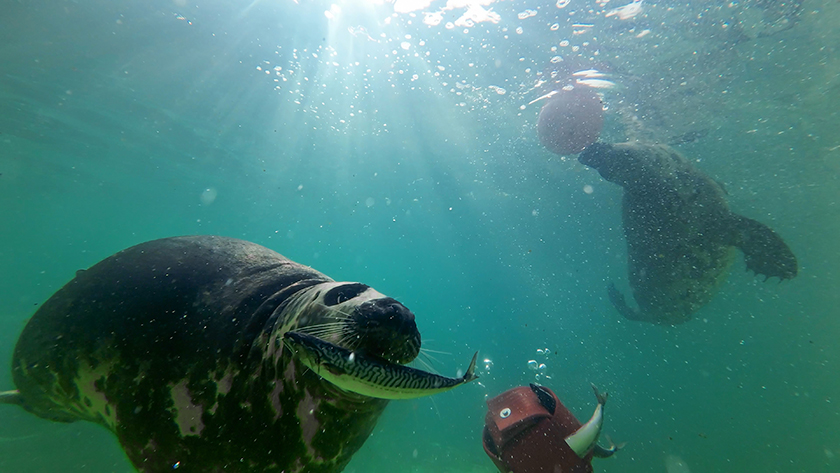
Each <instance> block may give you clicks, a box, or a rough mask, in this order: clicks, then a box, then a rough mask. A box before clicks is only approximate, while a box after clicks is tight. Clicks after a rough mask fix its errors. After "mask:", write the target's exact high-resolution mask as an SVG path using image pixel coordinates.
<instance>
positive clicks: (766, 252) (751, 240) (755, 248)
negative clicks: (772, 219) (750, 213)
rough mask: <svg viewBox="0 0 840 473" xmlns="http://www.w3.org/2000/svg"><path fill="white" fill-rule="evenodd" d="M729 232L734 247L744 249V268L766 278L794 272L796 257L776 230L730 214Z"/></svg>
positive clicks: (784, 276) (788, 275) (795, 271)
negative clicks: (732, 238)
mask: <svg viewBox="0 0 840 473" xmlns="http://www.w3.org/2000/svg"><path fill="white" fill-rule="evenodd" d="M731 225H732V234H733V237H734V241H733V242H732V245H733V246H736V247H738V248H740V249H741V251H743V252H744V262H745V263H747V269H748V270H751V271H754V272H755V273H756V274H762V275H764V277H765V280H766V278H772V277H777V278H779V280H785V279H791V278H793V277H794V276H796V273H797V272H798V269H797V264H796V256H794V254H793V252H792V251H791V250H790V248H789V247H788V246H787V244H786V243H785V242H784V240H782V237H780V236H779V235H778V234H776V232H774V231H773V230H771V229H770V227H768V226H767V225H764V224H763V223H761V222H757V221H755V220H753V219H750V218H747V217H742V216H740V215H732V219H731Z"/></svg>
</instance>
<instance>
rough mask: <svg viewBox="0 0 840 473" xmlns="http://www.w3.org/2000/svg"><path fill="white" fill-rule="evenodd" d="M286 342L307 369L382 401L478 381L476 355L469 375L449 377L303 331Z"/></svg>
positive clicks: (286, 336)
mask: <svg viewBox="0 0 840 473" xmlns="http://www.w3.org/2000/svg"><path fill="white" fill-rule="evenodd" d="M283 343H284V344H285V345H286V347H288V348H289V349H290V350H291V351H292V352H294V354H295V357H296V358H297V359H298V360H300V361H301V362H302V363H303V364H304V365H305V366H306V367H307V368H309V369H311V370H312V371H313V372H315V373H316V374H318V375H319V376H321V377H322V378H324V379H326V380H327V381H329V382H331V383H333V384H334V385H336V386H338V387H339V388H341V389H343V390H345V391H351V392H354V393H356V394H361V395H363V396H368V397H375V398H379V399H413V398H418V397H423V396H430V395H432V394H437V393H442V392H444V391H449V390H451V389H454V388H456V387H458V386H460V385H462V384H465V383H468V382H470V381H472V380H474V379H476V378H478V375H477V374H475V360H476V357H477V356H478V352H476V353H475V354H474V355H473V357H472V361H471V362H470V366H469V367H468V368H467V371H466V373H464V375H463V376H461V377H458V378H448V377H446V376H440V375H436V374H433V373H429V372H426V371H422V370H418V369H416V368H411V367H409V366H403V365H398V364H395V363H389V362H387V361H385V360H382V359H379V358H373V357H370V356H367V355H364V354H362V353H357V352H354V351H352V350H349V349H347V348H344V347H340V346H338V345H334V344H332V343H329V342H326V341H324V340H321V339H320V338H317V337H314V336H312V335H307V334H304V333H300V332H286V333H285V334H283Z"/></svg>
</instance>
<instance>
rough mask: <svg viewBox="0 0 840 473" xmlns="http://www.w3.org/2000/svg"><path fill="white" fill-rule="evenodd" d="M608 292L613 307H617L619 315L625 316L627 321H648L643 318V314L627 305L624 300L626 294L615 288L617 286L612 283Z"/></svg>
mask: <svg viewBox="0 0 840 473" xmlns="http://www.w3.org/2000/svg"><path fill="white" fill-rule="evenodd" d="M607 292H608V294H609V297H610V302H612V305H613V307H615V309H616V310H617V311H618V313H620V314H621V315H623V316H624V317H625V318H626V319H630V320H640V321H644V320H647V319H645V318H644V317H643V316H642V313H641V312H639V311H638V310H636V309H633V308H632V307H630V306H629V305H627V301H626V300H625V299H624V294H622V293H621V292H620V291H619V290H618V288H616V287H615V284H613V283H610V285H609V287H607Z"/></svg>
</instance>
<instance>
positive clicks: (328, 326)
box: [298, 322, 347, 332]
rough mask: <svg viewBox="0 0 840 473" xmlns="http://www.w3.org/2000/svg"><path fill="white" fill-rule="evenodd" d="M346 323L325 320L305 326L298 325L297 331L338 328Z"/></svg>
mask: <svg viewBox="0 0 840 473" xmlns="http://www.w3.org/2000/svg"><path fill="white" fill-rule="evenodd" d="M345 325H347V323H346V322H326V323H323V324H314V325H307V326H306V327H300V328H299V329H298V332H303V331H307V330H319V329H340V328H343V327H344V326H345Z"/></svg>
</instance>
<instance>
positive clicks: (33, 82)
mask: <svg viewBox="0 0 840 473" xmlns="http://www.w3.org/2000/svg"><path fill="white" fill-rule="evenodd" d="M625 1H626V0H611V1H609V0H598V1H595V0H570V1H566V0H560V1H558V2H557V3H554V2H550V1H522V0H513V1H498V2H493V0H476V1H456V0H450V1H449V2H448V3H447V2H445V0H431V1H429V0H397V1H396V2H395V3H391V2H387V1H378V2H377V1H365V0H336V1H335V2H334V3H332V2H323V1H307V0H300V1H299V2H296V1H293V0H255V1H253V2H249V1H220V0H219V1H205V0H197V1H187V0H175V1H171V0H149V1H139V0H137V1H125V0H123V1H104V0H100V1H95V0H91V1H87V0H78V1H64V0H58V1H56V0H50V1H46V0H26V1H24V0H20V1H14V0H6V1H4V2H2V8H0V364H2V366H3V368H2V369H0V390H6V389H13V388H14V385H13V383H12V380H11V376H10V372H9V368H8V366H9V365H10V362H11V353H12V350H13V348H14V343H15V341H16V339H17V337H18V335H19V334H20V332H21V330H22V329H23V327H24V325H25V324H26V321H27V320H28V318H29V317H31V315H32V314H33V313H34V311H35V310H36V309H37V307H38V306H39V305H40V304H41V303H43V301H45V300H46V299H47V298H49V296H50V295H51V294H52V293H54V292H55V291H56V290H58V289H59V288H60V287H61V286H62V285H63V284H65V283H66V282H67V281H69V280H70V279H71V278H72V277H73V276H74V273H75V271H76V270H78V269H81V268H86V267H89V266H91V265H93V264H94V263H96V262H98V261H99V260H101V259H103V258H105V257H107V256H109V255H111V254H113V253H115V252H117V251H119V250H121V249H124V248H126V247H129V246H131V245H134V244H137V243H140V242H144V241H147V240H151V239H155V238H161V237H167V236H173V235H187V234H218V235H225V236H231V237H236V238H242V239H245V240H249V241H253V242H256V243H259V244H262V245H265V246H267V247H269V248H271V249H274V250H276V251H278V252H280V253H282V254H283V255H285V256H287V257H289V258H291V259H293V260H295V261H297V262H300V263H303V264H307V265H311V266H313V267H314V268H316V269H318V270H319V271H322V272H324V273H325V274H327V275H329V276H331V277H332V278H334V279H336V280H349V281H361V282H364V283H366V284H369V285H371V286H373V287H374V288H376V289H377V290H379V291H381V292H383V293H385V294H387V295H389V296H392V297H395V298H397V299H398V300H400V301H401V302H403V303H404V304H405V305H406V306H407V307H409V308H410V309H411V310H412V311H413V312H414V313H415V314H416V316H417V324H418V327H419V329H420V331H421V333H422V335H423V342H424V347H425V348H428V349H429V350H433V351H430V353H429V354H430V355H432V356H434V360H429V362H430V363H431V364H432V366H433V367H434V369H435V370H436V371H438V372H440V373H441V374H444V375H447V376H454V375H455V373H456V371H457V370H459V369H461V370H463V369H464V368H465V367H466V363H467V362H468V361H469V357H470V356H471V355H472V353H473V352H474V351H475V350H479V352H480V353H479V356H480V360H481V363H480V365H481V366H480V367H479V371H480V375H481V378H480V379H479V380H478V382H474V383H470V384H468V385H466V386H464V387H462V388H459V389H457V390H454V391H451V392H448V393H444V394H441V395H438V396H434V397H431V398H422V399H417V400H409V401H394V402H392V403H391V405H390V406H389V407H388V408H387V410H386V411H385V413H384V415H383V416H382V418H381V420H380V422H379V423H378V425H377V428H376V430H375V432H374V434H373V436H372V437H371V438H370V439H369V440H368V442H367V443H366V444H365V446H364V447H363V448H362V449H361V450H360V451H359V452H358V453H357V454H356V455H355V457H354V459H353V460H352V462H351V463H350V465H349V466H348V467H347V469H346V470H345V471H347V472H358V473H361V472H393V471H400V472H470V473H472V472H482V473H492V472H494V471H496V470H495V468H494V467H493V465H492V463H491V462H490V460H489V459H488V458H487V456H486V455H485V453H484V452H483V449H482V446H481V435H480V434H481V428H482V426H483V424H484V413H485V409H486V406H485V400H486V399H487V398H489V397H492V396H495V395H497V394H499V393H501V392H502V391H505V390H507V389H509V388H512V387H515V386H519V385H523V384H527V383H529V382H535V381H539V382H540V383H542V384H545V385H546V386H548V387H550V388H552V389H553V390H554V391H555V392H557V394H558V396H559V397H560V399H561V400H562V401H563V403H564V404H565V405H566V406H567V407H569V408H570V409H571V410H572V411H573V412H574V413H575V414H576V415H577V417H578V418H579V419H581V420H584V421H585V420H586V419H588V418H589V416H590V415H591V413H592V411H593V409H594V407H595V404H596V402H595V397H594V396H593V395H592V390H591V388H590V387H589V383H594V384H595V385H597V386H598V387H599V388H600V389H601V390H602V391H609V393H610V399H609V403H608V404H607V407H606V424H605V429H604V433H605V434H607V435H609V436H610V438H612V439H613V440H614V441H615V442H617V443H620V442H627V445H626V447H625V448H624V449H623V450H622V451H620V452H619V453H618V454H616V455H615V456H614V457H612V458H609V459H606V460H598V459H596V460H595V461H594V462H593V466H594V468H595V470H596V471H599V472H667V473H687V472H689V471H693V472H695V473H697V472H701V473H702V472H744V471H750V472H840V343H838V340H840V309H839V308H838V307H840V246H839V245H838V234H840V112H839V111H840V27H839V26H838V25H840V3H838V2H837V1H836V0H802V1H799V0H792V1H783V0H745V1H733V2H712V1H696V0H692V1H690V2H677V1H672V0H666V1H659V2H654V1H649V0H638V1H636V2H633V3H630V4H627V3H623V2H625ZM616 2H618V3H616ZM564 61H572V62H575V61H577V63H578V64H582V65H586V67H591V68H592V69H597V70H599V71H602V72H604V73H605V74H606V75H605V76H604V79H603V80H604V81H606V82H604V83H597V85H598V87H599V89H598V91H599V92H600V93H601V94H602V98H603V102H604V107H605V124H604V129H603V131H602V132H601V140H603V141H608V142H621V141H626V140H637V139H638V140H644V141H649V142H663V143H670V144H672V145H673V146H675V147H676V148H677V149H678V150H679V151H680V152H682V153H683V154H685V155H686V156H687V157H689V158H690V159H692V160H694V161H695V164H696V166H697V167H698V168H699V169H701V170H702V171H704V172H706V173H708V174H709V175H711V176H713V177H714V178H716V179H717V180H718V181H720V182H721V183H722V184H723V185H724V187H725V188H726V189H727V192H728V201H729V204H730V206H731V208H732V209H733V211H735V212H738V213H740V214H742V215H745V216H747V217H750V218H754V219H756V220H759V221H761V222H763V223H766V224H768V225H769V226H770V227H772V228H773V229H774V230H775V231H776V232H778V233H779V234H780V235H781V236H782V237H783V238H784V239H785V241H786V242H787V243H788V245H789V246H790V247H791V248H792V250H793V251H794V253H795V254H796V255H797V258H798V260H799V264H800V272H799V275H798V277H796V278H795V279H793V280H790V281H785V282H784V283H782V284H779V283H778V280H777V279H773V280H770V281H767V282H763V281H762V279H763V278H760V277H754V276H753V275H752V274H751V273H746V272H745V271H744V263H743V260H742V258H741V257H740V256H739V259H738V260H737V261H736V263H735V265H734V266H733V270H732V272H731V274H730V275H729V277H728V279H727V281H726V283H725V284H724V285H723V286H722V288H721V290H720V292H719V293H718V295H717V296H716V297H715V298H714V299H713V300H712V302H711V303H710V304H708V305H707V306H705V307H703V308H702V309H701V310H700V311H699V312H698V313H696V314H695V317H694V320H692V321H690V322H688V323H686V324H683V325H680V326H676V327H660V326H653V325H649V324H643V323H638V322H631V321H628V320H625V319H623V318H622V317H621V316H620V315H619V314H618V313H617V312H616V311H615V309H614V308H613V307H612V306H611V304H610V303H609V300H608V299H607V297H606V295H607V291H606V288H607V285H608V284H609V283H610V282H616V284H617V285H618V286H619V288H621V289H622V291H624V292H627V291H628V289H627V287H628V286H627V264H626V243H625V240H624V237H623V233H622V227H621V212H620V204H621V189H620V188H619V187H618V186H616V185H613V184H611V183H608V182H606V181H604V180H603V179H601V178H600V176H599V175H598V174H597V173H596V172H595V171H593V170H591V169H588V168H585V167H584V166H582V165H581V164H579V163H577V161H576V160H575V159H574V158H575V157H574V155H571V156H558V155H555V154H552V153H551V152H549V151H547V150H546V149H545V148H543V147H542V146H541V145H540V143H539V140H538V139H537V135H536V118H537V114H538V112H539V107H540V105H541V103H540V102H539V101H537V102H533V101H534V100H536V99H538V98H539V97H540V95H542V93H543V92H540V91H539V88H538V87H537V85H538V81H539V80H540V73H542V72H543V71H544V70H545V69H546V68H547V67H549V66H550V65H552V64H557V63H558V62H564ZM607 82H608V83H607ZM538 350H539V352H538ZM438 352H443V353H438ZM529 361H534V362H535V363H531V364H529ZM540 364H543V365H545V366H544V367H543V368H537V369H536V370H534V369H532V368H533V366H534V365H536V366H537V367H539V365H540ZM419 366H422V365H419ZM602 439H603V437H602ZM602 443H605V441H602ZM90 471H93V472H130V471H133V469H132V467H131V465H130V464H129V463H128V461H127V459H126V458H125V456H124V454H123V453H122V450H121V449H120V448H119V445H118V444H117V442H116V439H115V437H114V436H113V435H112V434H110V433H109V432H108V431H107V430H106V429H104V428H102V427H100V426H97V425H94V424H89V423H82V422H79V423H75V424H58V423H53V422H49V421H46V420H42V419H39V418H36V417H35V416H33V415H31V414H28V413H26V412H25V411H23V410H22V409H20V408H18V407H15V406H0V472H90Z"/></svg>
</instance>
